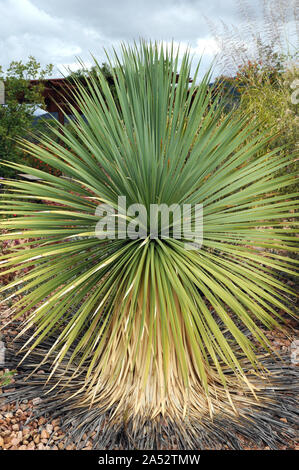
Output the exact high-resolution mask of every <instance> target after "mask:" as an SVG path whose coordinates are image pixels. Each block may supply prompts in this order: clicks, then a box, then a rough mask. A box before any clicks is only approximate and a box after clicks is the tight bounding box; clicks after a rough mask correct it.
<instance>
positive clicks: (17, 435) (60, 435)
mask: <svg viewBox="0 0 299 470" xmlns="http://www.w3.org/2000/svg"><path fill="white" fill-rule="evenodd" d="M6 316H7V314H6V313H5V310H4V308H2V312H1V311H0V323H2V324H5V321H6V320H5V319H6ZM287 322H288V323H289V326H290V327H292V328H295V327H296V322H295V321H294V320H292V319H290V318H289V319H288V320H287ZM15 335H16V331H15V330H13V329H9V328H8V329H6V330H4V332H3V336H4V337H5V339H11V338H12V337H14V336H15ZM266 335H267V336H268V338H269V340H270V341H271V343H272V344H273V346H274V348H275V349H276V350H278V351H280V352H282V353H286V352H288V353H289V354H290V355H291V357H292V362H293V363H294V365H295V366H296V365H297V367H298V365H299V339H296V337H297V338H298V335H297V336H296V331H295V330H293V333H292V334H291V335H290V337H289V338H288V339H286V338H285V336H284V335H283V334H282V333H281V332H278V331H272V332H266ZM0 341H1V337H0ZM0 349H1V348H0ZM8 372H9V370H8V369H2V370H1V368H0V378H1V376H2V378H3V375H4V374H5V373H6V374H7V373H8ZM0 383H1V382H0ZM11 390H13V380H12V382H11ZM6 391H8V390H7V389H6ZM1 393H2V390H1V388H0V449H1V450H73V449H74V448H75V443H72V442H69V441H67V439H66V435H65V434H64V432H63V430H62V429H61V427H60V426H61V421H60V419H51V417H49V418H48V419H46V418H44V417H34V410H35V407H36V406H37V405H38V403H39V400H40V398H35V399H33V400H31V401H28V400H23V401H21V402H19V403H12V404H4V403H3V400H2V401H1ZM281 420H285V418H281ZM94 434H95V433H94ZM83 441H85V442H84V447H83V450H92V449H93V443H92V436H91V438H89V440H88V439H87V436H83ZM243 442H244V449H245V450H246V449H248V450H249V449H250V450H251V449H255V450H256V449H257V447H255V446H253V445H252V444H251V443H250V442H247V441H246V440H245V439H243ZM259 449H261V450H268V449H269V447H267V446H265V447H261V448H259ZM281 449H282V450H284V449H295V450H299V442H292V443H289V445H288V446H282V447H281Z"/></svg>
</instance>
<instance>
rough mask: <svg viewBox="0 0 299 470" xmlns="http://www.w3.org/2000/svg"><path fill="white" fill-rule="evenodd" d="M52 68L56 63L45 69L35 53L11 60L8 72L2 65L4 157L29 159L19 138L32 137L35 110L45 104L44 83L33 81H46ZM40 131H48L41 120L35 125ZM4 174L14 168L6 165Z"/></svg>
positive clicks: (0, 152) (0, 140) (0, 146)
mask: <svg viewBox="0 0 299 470" xmlns="http://www.w3.org/2000/svg"><path fill="white" fill-rule="evenodd" d="M52 70H53V65H51V64H49V65H47V66H46V67H44V68H42V67H41V65H40V63H39V62H37V60H36V59H35V58H34V57H32V56H30V57H29V59H28V61H27V62H26V63H23V62H22V61H13V62H11V64H10V65H9V67H8V69H7V70H6V72H4V71H3V69H2V68H1V66H0V80H3V81H4V84H5V106H0V160H9V161H11V162H17V161H19V162H20V160H22V161H24V159H26V157H25V156H24V154H23V152H22V151H21V150H20V149H19V148H18V145H17V143H16V139H17V138H19V137H28V136H29V133H30V132H31V131H32V125H33V122H34V120H35V116H34V111H35V110H36V109H37V108H39V107H40V108H43V109H44V107H45V104H44V98H43V89H44V87H43V84H42V82H41V83H39V84H38V85H35V86H29V80H43V79H44V78H46V77H47V76H48V75H50V74H51V73H52ZM38 130H39V131H41V130H44V126H43V125H42V124H41V122H40V124H39V126H38V127H36V128H35V131H38ZM0 174H1V176H13V175H14V171H13V170H12V169H8V168H6V167H4V166H2V167H1V173H0Z"/></svg>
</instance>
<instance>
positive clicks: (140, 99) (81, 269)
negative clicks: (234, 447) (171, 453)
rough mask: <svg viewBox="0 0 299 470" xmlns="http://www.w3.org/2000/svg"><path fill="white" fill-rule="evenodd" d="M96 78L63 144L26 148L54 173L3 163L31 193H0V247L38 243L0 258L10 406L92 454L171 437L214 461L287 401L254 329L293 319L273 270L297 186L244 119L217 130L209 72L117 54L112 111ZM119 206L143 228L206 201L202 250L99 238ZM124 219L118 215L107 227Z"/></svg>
mask: <svg viewBox="0 0 299 470" xmlns="http://www.w3.org/2000/svg"><path fill="white" fill-rule="evenodd" d="M95 70H96V74H93V75H92V76H90V78H87V79H86V81H85V83H84V84H83V83H82V81H78V82H77V91H75V92H74V91H73V93H74V95H75V97H76V100H77V103H78V105H79V107H80V109H81V110H82V112H83V114H84V117H85V118H83V117H82V115H80V114H79V113H78V112H77V111H76V109H74V108H72V111H73V114H74V116H75V120H74V121H72V122H71V123H70V128H67V129H63V130H62V132H61V133H58V131H56V130H55V129H53V132H54V133H55V132H56V133H57V136H59V138H60V142H59V143H57V142H54V141H51V140H50V139H49V138H48V137H47V136H46V135H45V136H44V137H43V138H42V140H41V142H40V143H39V144H34V143H31V142H26V141H23V142H21V146H22V148H23V149H24V150H25V151H26V152H27V153H28V154H29V155H31V156H33V157H38V158H39V159H40V160H42V161H43V162H45V164H48V165H50V166H51V167H53V168H55V169H56V170H58V171H59V172H61V173H62V174H63V175H64V176H63V177H57V176H54V175H52V174H49V173H47V172H44V171H40V170H37V169H33V168H29V167H27V166H24V165H18V164H10V166H11V167H13V168H14V169H16V170H17V171H19V172H20V173H28V174H30V175H33V176H35V177H38V178H40V180H38V181H34V182H33V181H18V180H13V181H12V180H11V181H10V180H5V181H4V182H3V184H4V185H5V186H6V193H5V194H4V195H3V197H2V202H1V214H6V215H7V219H6V220H4V221H3V222H2V223H1V226H2V228H5V230H6V231H8V233H5V234H3V235H2V236H1V238H2V239H3V240H11V239H20V238H26V239H28V238H34V239H35V242H34V246H33V247H32V246H30V247H29V246H28V248H27V249H24V244H23V245H22V248H18V246H17V247H16V248H15V250H14V252H13V254H9V255H2V256H1V268H2V273H3V275H5V274H7V273H10V272H14V271H17V270H18V271H19V270H20V269H25V268H28V267H31V269H30V271H27V272H24V274H23V275H22V276H21V277H20V278H18V279H17V280H15V281H14V282H12V283H10V284H9V285H7V286H4V287H2V289H1V293H4V292H5V291H8V293H9V296H8V297H9V298H10V299H14V297H15V296H18V300H16V301H15V302H14V306H13V309H12V312H11V316H12V321H16V320H17V319H19V318H22V321H23V323H22V325H21V327H20V334H19V336H18V340H17V343H16V344H17V345H18V347H19V349H20V355H19V356H18V357H20V359H22V365H21V366H19V369H18V370H19V374H20V377H21V380H20V384H21V385H20V387H21V390H22V393H23V396H24V393H25V392H24V390H25V389H26V387H27V389H26V390H27V392H26V393H28V394H29V395H30V394H31V395H30V396H34V395H37V394H38V395H39V396H41V393H44V395H45V402H44V409H45V410H46V411H49V409H55V411H56V413H57V414H59V413H60V412H64V413H66V414H67V413H70V414H69V415H68V416H69V417H68V418H66V420H69V421H68V423H69V424H70V423H71V425H72V429H73V430H74V432H77V431H78V429H81V430H82V433H83V432H85V431H86V430H91V429H97V431H98V432H99V433H100V435H101V439H102V440H101V441H99V442H101V444H99V445H102V446H104V445H114V444H113V442H115V441H116V440H117V439H116V437H114V438H113V437H112V432H114V434H115V436H117V435H118V436H119V434H117V433H118V431H119V430H120V429H123V430H125V431H126V433H127V434H126V436H127V439H128V440H127V444H122V445H127V446H129V447H130V446H143V447H144V446H145V447H146V446H158V444H157V442H158V441H159V439H160V441H161V442H162V444H159V445H163V440H164V441H165V442H166V441H167V440H168V441H169V442H170V441H171V439H172V437H171V436H170V434H169V429H174V430H175V432H176V434H175V436H176V439H177V442H179V445H181V446H182V445H189V446H196V445H199V444H198V442H199V441H201V442H205V445H207V446H209V445H211V443H212V442H213V443H215V442H216V443H217V439H218V440H221V436H222V439H224V440H225V439H228V438H226V437H225V436H227V434H226V433H228V432H229V431H228V429H226V428H229V427H231V425H232V423H234V426H235V429H237V430H238V432H241V430H242V432H243V434H244V433H245V435H246V433H247V435H248V436H249V437H252V429H255V432H256V430H257V429H258V424H259V420H258V419H257V418H256V417H255V418H254V419H252V418H253V417H254V412H253V410H255V413H260V414H259V416H260V418H259V419H260V421H263V420H264V421H263V422H264V423H266V424H265V427H267V426H269V422H268V421H269V420H270V418H269V417H268V414H267V412H268V411H267V410H270V409H271V412H272V414H273V413H274V412H275V413H276V414H277V409H278V408H277V407H279V401H280V400H282V393H283V390H284V388H285V386H284V385H281V384H283V379H280V380H281V381H280V382H279V381H278V382H277V380H278V379H277V377H276V376H274V377H273V374H272V375H271V374H270V372H269V370H275V371H276V374H277V370H276V369H275V367H276V366H275V365H273V364H275V363H273V360H272V359H271V360H269V359H265V358H268V356H263V357H261V356H260V353H258V354H257V351H264V354H268V353H270V352H271V345H270V343H269V341H268V339H267V337H266V335H265V330H266V329H268V328H273V327H276V328H282V326H281V320H282V318H281V315H282V313H283V312H285V313H288V314H292V308H291V306H290V303H289V298H290V296H291V295H292V292H291V290H290V288H289V287H288V286H285V285H284V284H283V283H282V282H281V281H280V280H279V279H278V278H277V276H276V275H275V271H280V272H283V273H293V264H294V263H295V261H294V260H292V259H290V258H289V257H288V256H287V252H288V251H293V250H294V244H295V236H294V232H295V228H294V227H295V222H294V220H293V218H294V216H295V214H294V209H295V208H296V206H297V205H298V202H297V201H296V197H297V194H289V195H288V197H287V199H286V196H282V195H281V194H278V195H277V194H276V191H277V190H278V189H280V188H282V187H287V186H288V185H291V184H292V183H293V180H294V175H292V174H290V173H286V174H285V176H279V177H273V174H274V173H277V170H278V169H283V168H285V167H286V165H287V164H288V162H289V159H288V160H287V161H286V159H285V158H284V157H282V156H281V153H280V154H279V155H277V152H276V151H272V152H270V153H264V154H263V152H261V150H262V149H263V148H265V146H266V143H267V139H265V138H264V136H263V135H260V136H258V137H257V133H256V128H254V127H253V126H252V125H248V123H247V120H246V119H245V118H244V121H237V120H236V119H234V117H233V115H231V114H230V115H228V116H227V117H226V118H225V119H223V118H221V116H223V113H222V105H221V103H220V102H219V100H216V99H213V100H211V94H212V92H213V90H212V88H211V87H210V85H209V82H210V79H211V71H210V72H208V73H207V74H206V75H205V76H204V77H203V78H201V79H200V84H199V85H198V84H197V82H198V81H199V78H198V71H199V67H197V69H196V70H195V73H194V79H193V82H192V83H191V84H190V83H189V76H190V74H191V60H190V57H189V52H188V51H187V52H186V53H184V54H183V56H182V58H181V61H180V63H179V54H178V53H175V52H174V50H173V47H172V46H171V47H170V48H168V49H167V48H164V47H162V46H159V45H157V44H146V43H144V42H141V43H140V45H134V46H133V47H130V46H123V47H122V55H121V57H119V56H118V55H117V54H116V53H115V56H114V62H113V63H111V70H112V71H113V78H114V83H115V89H116V93H117V97H118V100H117V101H118V102H117V104H116V103H115V101H114V99H113V96H112V94H111V91H110V88H109V85H108V83H107V81H106V80H105V77H104V76H103V74H102V73H101V70H100V66H99V64H98V63H97V62H96V60H95ZM40 144H42V145H40ZM279 150H281V149H279ZM258 152H259V153H260V154H261V155H262V156H261V157H259V158H258V159H253V158H252V157H253V156H255V155H256V153H258ZM120 196H122V197H123V196H125V197H126V203H127V206H130V205H132V204H135V203H139V204H142V205H143V206H144V207H145V208H146V209H147V210H148V213H150V205H151V204H165V205H167V206H168V207H170V206H171V205H172V204H179V205H180V206H181V205H183V204H190V205H195V204H202V205H203V243H202V246H201V248H200V249H195V250H194V249H193V250H190V249H189V248H188V246H189V245H188V244H186V241H187V242H188V240H187V239H184V238H182V239H177V238H174V237H171V236H170V237H169V238H164V237H163V236H162V233H161V232H159V233H158V236H157V237H156V238H152V237H151V233H150V230H148V232H147V233H146V236H145V237H143V238H138V236H137V238H135V239H132V238H130V237H128V235H124V233H122V237H113V236H112V235H113V234H112V233H111V232H108V237H106V238H99V237H98V236H96V233H95V229H96V224H97V223H98V222H99V220H102V219H101V216H99V215H98V212H97V208H98V207H99V206H100V207H101V205H103V204H109V205H110V206H111V207H112V208H115V209H116V208H117V205H118V200H119V199H118V198H119V197H120ZM12 214H14V215H15V217H9V216H11V215H12ZM192 217H193V218H194V214H193V215H192ZM290 217H292V219H290ZM193 218H192V223H193V225H194V223H195V221H194V219H193ZM133 219H134V217H133V216H132V215H131V216H130V215H129V216H127V217H126V218H123V217H122V215H120V214H116V216H115V224H116V226H117V227H118V226H120V224H121V223H122V224H123V223H124V224H125V227H126V226H128V225H129V224H130V223H131V222H132V220H133ZM173 230H174V222H171V221H170V232H171V233H172V232H173ZM187 238H188V237H187ZM11 292H12V293H11ZM21 294H22V296H21V298H20V295H21ZM257 348H259V349H257ZM269 357H270V356H269ZM22 367H23V369H22ZM38 367H40V368H41V369H42V370H43V372H44V373H43V374H40V375H35V373H34V370H35V369H36V368H38ZM289 376H290V372H285V377H286V381H289ZM24 377H26V378H27V381H24V380H23V378H24ZM262 378H263V379H264V380H262ZM265 379H266V381H265ZM270 379H271V380H272V382H273V381H274V382H275V380H276V382H275V383H276V385H275V386H272V388H271V387H270V386H269V383H270V382H269V380H270ZM274 382H273V383H274ZM265 383H266V384H267V386H266V385H265ZM277 383H279V385H277ZM26 384H27V385H26ZM41 384H43V385H44V388H43V392H42V391H41V389H40V387H41ZM16 387H18V385H17V383H16ZM38 387H39V388H38ZM17 390H18V389H17ZM37 390H38V391H37ZM271 390H272V392H271ZM15 393H18V391H17V392H15ZM271 393H272V395H271ZM275 393H276V397H277V398H278V400H276V401H275V399H274V395H275ZM273 394H274V395H273ZM291 395H292V393H290V396H289V398H285V400H284V410H285V413H288V419H289V422H292V412H291V411H290V409H291V407H292V406H293V401H292V400H293V398H292V396H291ZM11 397H15V395H14V394H12V395H11ZM45 403H46V404H47V405H45ZM269 403H272V404H271V406H270V405H269ZM273 410H274V411H273ZM278 414H279V413H278ZM248 417H249V418H248ZM267 417H268V418H267ZM212 419H213V420H214V423H216V424H214V428H213V425H212V424H211V423H212ZM246 419H249V421H248V422H247V421H246ZM267 419H268V421H267ZM242 420H243V421H242ZM105 423H106V424H105ZM217 423H218V424H217ZM227 423H228V424H227ZM238 423H239V424H238ZM240 423H242V424H240ZM105 426H106V427H105ZM238 426H239V427H238ZM250 426H251V427H250ZM254 426H255V427H254ZM277 426H278V428H279V430H282V431H285V432H286V431H287V430H289V428H286V425H285V424H284V423H282V422H281V421H279V420H278V425H277ZM283 426H285V428H284V427H283ZM203 427H204V429H205V432H206V435H205V437H204V435H203V434H202V429H203ZM105 429H106V433H105V432H104V430H105ZM108 429H109V430H110V434H109V436H108V434H107V433H108V431H107V430H108ZM250 429H251V431H250ZM111 430H112V431H111ZM213 432H214V434H213ZM211 433H212V434H213V436H214V437H213V439H211V440H210V441H209V439H208V437H207V436H209V435H210V436H211V435H212V434H211ZM221 433H222V434H221ZM270 434H271V433H269V435H268V437H267V436H266V438H264V439H265V440H267V439H268V440H269V442H271V443H272V442H274V441H275V438H274V437H273V436H270ZM167 435H168V437H167ZM104 436H106V437H104ZM128 436H129V437H128ZM217 436H218V437H217ZM223 436H224V437H223ZM105 439H106V440H105ZM229 440H230V442H232V440H233V438H232V437H230V438H229ZM236 440H237V438H236ZM109 442H110V444H109ZM171 442H172V441H171ZM107 443H108V444H107ZM176 445H178V444H176ZM202 445H203V444H202ZM214 445H216V444H214Z"/></svg>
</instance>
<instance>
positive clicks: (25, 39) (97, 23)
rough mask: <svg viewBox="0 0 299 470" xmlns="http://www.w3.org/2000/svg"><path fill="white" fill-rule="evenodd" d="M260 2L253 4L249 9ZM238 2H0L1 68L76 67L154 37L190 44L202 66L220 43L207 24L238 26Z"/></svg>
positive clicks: (255, 0) (132, 0) (131, 0)
mask: <svg viewBox="0 0 299 470" xmlns="http://www.w3.org/2000/svg"><path fill="white" fill-rule="evenodd" d="M261 2H262V0H250V2H249V3H250V5H253V6H255V5H256V4H260V3H261ZM236 4H237V2H236V1H235V0H0V64H1V65H2V67H3V68H4V69H5V67H7V65H8V64H9V63H10V62H11V61H12V60H21V59H22V60H23V61H24V60H26V59H27V58H28V56H29V55H33V56H35V57H36V58H37V59H38V60H39V61H40V62H41V63H42V64H43V65H44V64H46V63H53V64H54V65H55V71H54V76H59V70H63V67H64V66H69V67H71V68H73V69H75V68H76V56H79V57H81V58H82V59H83V60H84V61H85V62H86V64H88V63H89V62H90V52H91V53H93V54H94V55H95V56H97V58H98V59H99V60H100V61H104V60H105V55H104V52H103V49H104V48H107V49H108V51H109V50H111V48H112V47H116V48H118V45H119V43H120V42H121V41H132V40H133V39H138V38H140V37H143V38H151V39H155V40H163V41H165V42H169V41H171V40H173V41H175V43H181V44H182V46H183V48H184V47H186V46H187V45H189V46H190V47H191V50H192V52H193V53H194V60H195V61H196V59H198V58H199V57H200V56H201V55H202V54H203V57H204V59H203V67H205V66H207V65H208V64H209V63H210V61H211V60H212V58H213V57H214V55H215V53H217V50H218V48H217V43H216V41H215V39H214V38H213V34H212V33H211V31H210V29H209V26H208V23H207V20H206V19H205V17H207V18H210V19H212V20H213V21H214V22H218V21H219V22H220V21H221V20H222V21H224V22H225V23H226V24H229V25H230V24H237V25H239V26H240V17H239V16H238V12H237V7H236Z"/></svg>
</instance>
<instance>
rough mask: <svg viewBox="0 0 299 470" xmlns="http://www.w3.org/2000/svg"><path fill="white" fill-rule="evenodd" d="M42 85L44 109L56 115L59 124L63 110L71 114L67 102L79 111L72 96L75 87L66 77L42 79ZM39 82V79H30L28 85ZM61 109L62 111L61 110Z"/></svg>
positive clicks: (61, 120) (62, 122) (62, 119)
mask: <svg viewBox="0 0 299 470" xmlns="http://www.w3.org/2000/svg"><path fill="white" fill-rule="evenodd" d="M42 83H43V85H44V90H43V97H44V100H45V105H46V111H47V112H48V113H50V114H52V115H53V116H55V117H57V119H58V121H59V122H60V123H61V124H64V114H63V111H64V112H65V113H66V114H68V115H71V114H72V112H71V109H70V107H69V105H68V103H71V105H72V106H74V107H75V108H76V110H77V111H79V112H80V108H79V107H78V105H77V103H76V102H75V101H74V99H73V97H72V93H71V91H72V89H74V88H76V87H75V85H73V84H72V83H71V82H70V80H69V79H67V78H49V79H47V80H43V81H42ZM38 84H40V81H39V80H30V85H31V86H34V85H38ZM62 110H63V111H62Z"/></svg>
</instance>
